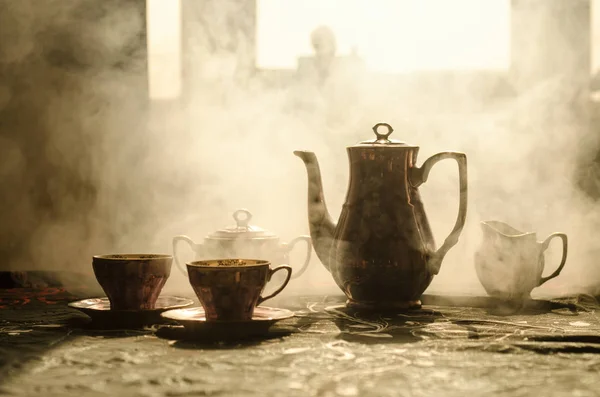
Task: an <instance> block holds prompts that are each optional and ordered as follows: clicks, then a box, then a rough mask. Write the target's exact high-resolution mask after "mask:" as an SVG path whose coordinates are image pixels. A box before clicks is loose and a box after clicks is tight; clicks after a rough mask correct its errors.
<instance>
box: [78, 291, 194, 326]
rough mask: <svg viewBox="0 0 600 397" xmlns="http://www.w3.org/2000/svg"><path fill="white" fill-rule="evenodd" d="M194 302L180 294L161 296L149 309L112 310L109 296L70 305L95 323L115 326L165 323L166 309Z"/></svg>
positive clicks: (185, 305) (186, 305)
mask: <svg viewBox="0 0 600 397" xmlns="http://www.w3.org/2000/svg"><path fill="white" fill-rule="evenodd" d="M192 304H194V301H193V300H191V299H188V298H182V297H178V296H159V297H158V299H157V300H156V305H155V308H154V309H147V310H111V309H110V302H109V300H108V298H107V297H103V298H89V299H82V300H79V301H75V302H70V303H69V304H68V306H69V307H72V308H73V309H77V310H79V311H81V312H82V313H84V314H86V315H88V316H89V317H90V318H91V319H92V323H94V324H97V325H99V324H103V325H110V326H111V327H112V328H114V327H132V326H133V327H139V326H143V325H151V324H158V323H163V322H164V319H163V318H162V317H161V316H160V314H161V313H162V312H164V311H166V310H172V309H181V308H184V307H188V306H191V305H192Z"/></svg>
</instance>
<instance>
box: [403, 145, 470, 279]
mask: <svg viewBox="0 0 600 397" xmlns="http://www.w3.org/2000/svg"><path fill="white" fill-rule="evenodd" d="M444 159H454V160H456V163H457V164H458V183H459V189H460V190H459V191H460V197H459V204H458V216H457V218H456V223H455V224H454V228H453V229H452V231H451V232H450V235H448V237H446V240H444V244H442V246H441V247H440V248H439V249H438V250H437V251H436V252H435V253H434V254H433V255H432V257H431V259H430V260H429V263H428V267H429V270H430V272H431V273H432V274H438V273H439V271H440V266H441V265H442V260H443V259H444V256H446V253H448V251H449V250H450V248H452V247H453V246H454V245H456V243H457V242H458V236H460V233H461V232H462V229H463V227H464V226H465V220H466V218H467V156H466V154H464V153H459V152H442V153H438V154H434V155H433V156H431V157H430V158H428V159H427V160H425V162H424V163H423V165H422V166H421V167H420V168H419V167H414V168H412V170H411V174H410V180H411V183H412V185H413V186H414V187H418V186H420V185H422V184H423V183H425V182H427V178H428V177H429V172H430V171H431V168H432V167H433V166H434V165H435V164H436V163H437V162H438V161H440V160H444Z"/></svg>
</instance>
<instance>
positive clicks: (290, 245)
mask: <svg viewBox="0 0 600 397" xmlns="http://www.w3.org/2000/svg"><path fill="white" fill-rule="evenodd" d="M299 241H304V242H306V259H305V260H304V264H303V265H302V267H301V268H300V270H298V271H295V272H294V275H293V276H292V277H291V279H292V280H293V279H295V278H298V277H300V276H301V275H302V274H303V273H304V272H305V271H306V269H307V268H308V262H310V255H311V253H312V240H311V239H310V237H309V236H300V237H296V238H295V239H293V240H292V241H290V242H289V243H287V244H286V245H285V246H284V248H283V249H284V250H285V253H286V254H289V253H290V251H292V250H293V249H294V246H295V245H296V243H298V242H299Z"/></svg>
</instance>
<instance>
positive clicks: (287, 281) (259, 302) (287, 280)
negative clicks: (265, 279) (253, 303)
mask: <svg viewBox="0 0 600 397" xmlns="http://www.w3.org/2000/svg"><path fill="white" fill-rule="evenodd" d="M279 270H285V271H287V276H286V278H285V280H284V281H283V284H281V286H280V287H279V288H277V289H276V290H275V291H274V292H273V293H271V294H270V295H267V296H265V297H262V296H261V297H260V298H258V303H257V305H260V304H261V303H263V302H264V301H266V300H267V299H271V298H273V297H274V296H275V295H278V294H279V293H280V292H281V291H283V289H284V288H285V287H286V286H287V285H288V283H289V282H290V277H292V268H291V267H289V266H287V265H281V266H277V267H276V268H274V269H269V281H270V280H271V277H273V274H275V272H277V271H279Z"/></svg>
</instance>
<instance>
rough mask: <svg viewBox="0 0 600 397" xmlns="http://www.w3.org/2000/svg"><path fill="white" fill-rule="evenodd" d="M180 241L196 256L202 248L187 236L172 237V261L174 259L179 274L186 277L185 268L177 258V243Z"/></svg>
mask: <svg viewBox="0 0 600 397" xmlns="http://www.w3.org/2000/svg"><path fill="white" fill-rule="evenodd" d="M180 241H185V242H186V243H188V244H189V246H190V248H191V249H192V251H194V254H196V255H197V254H198V252H199V251H200V249H201V247H202V246H201V245H200V244H196V243H195V242H194V240H192V239H191V238H189V237H188V236H183V235H181V236H175V237H173V259H175V265H177V268H178V269H179V271H180V272H181V273H183V275H184V276H187V271H186V270H185V266H183V265H182V264H181V262H179V259H178V258H177V243H179V242H180Z"/></svg>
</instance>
